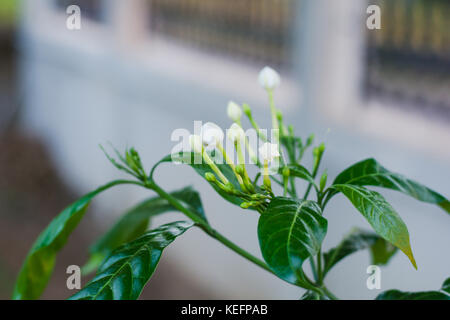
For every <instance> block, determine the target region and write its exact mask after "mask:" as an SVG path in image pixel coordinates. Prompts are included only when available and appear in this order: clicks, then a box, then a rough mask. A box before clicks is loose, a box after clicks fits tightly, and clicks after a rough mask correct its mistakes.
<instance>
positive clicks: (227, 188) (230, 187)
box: [223, 182, 236, 194]
mask: <svg viewBox="0 0 450 320" xmlns="http://www.w3.org/2000/svg"><path fill="white" fill-rule="evenodd" d="M223 190H224V191H225V192H227V193H229V194H234V193H235V191H236V189H235V188H234V186H233V185H232V184H231V182H228V183H227V184H226V185H225V186H224V188H223Z"/></svg>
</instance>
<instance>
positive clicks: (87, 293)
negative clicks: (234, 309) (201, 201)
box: [70, 221, 193, 300]
mask: <svg viewBox="0 0 450 320" xmlns="http://www.w3.org/2000/svg"><path fill="white" fill-rule="evenodd" d="M192 226H193V224H192V223H188V222H184V221H179V222H173V223H169V224H166V225H163V226H161V227H159V228H157V229H155V230H152V231H149V232H147V233H145V234H144V235H142V236H141V237H139V238H138V239H136V240H134V241H132V242H130V243H127V244H125V245H123V246H121V247H119V248H117V249H116V250H114V251H113V252H112V253H111V255H110V256H109V257H108V258H107V259H106V260H105V262H104V263H103V264H102V265H101V267H100V269H99V270H98V272H97V275H96V276H95V277H94V279H92V280H91V281H90V282H89V283H88V284H87V285H86V286H85V287H84V288H83V289H81V290H80V291H79V292H77V293H76V294H75V295H73V296H72V297H70V300H135V299H137V298H139V295H140V294H141V292H142V290H143V289H144V286H145V285H146V284H147V282H148V280H149V279H150V277H151V276H152V274H153V272H154V271H155V269H156V267H157V265H158V262H159V260H160V258H161V254H162V252H163V250H164V249H165V248H166V247H167V246H168V245H169V244H170V243H172V242H173V241H174V240H175V239H176V238H177V237H178V236H180V235H181V234H183V233H184V232H185V231H186V230H188V229H189V228H191V227H192Z"/></svg>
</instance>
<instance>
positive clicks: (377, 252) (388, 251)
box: [370, 238, 397, 266]
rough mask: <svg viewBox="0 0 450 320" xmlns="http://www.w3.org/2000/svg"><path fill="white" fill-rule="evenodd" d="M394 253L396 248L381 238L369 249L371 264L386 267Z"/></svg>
mask: <svg viewBox="0 0 450 320" xmlns="http://www.w3.org/2000/svg"><path fill="white" fill-rule="evenodd" d="M396 252H397V247H395V246H393V245H392V244H391V243H389V242H387V241H386V240H384V239H383V238H379V239H378V240H377V241H376V242H375V243H374V245H373V246H372V247H371V248H370V253H371V255H372V264H376V265H379V266H382V265H386V264H387V263H388V262H389V260H390V259H391V258H392V257H393V256H394V254H395V253H396Z"/></svg>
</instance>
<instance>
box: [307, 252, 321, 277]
mask: <svg viewBox="0 0 450 320" xmlns="http://www.w3.org/2000/svg"><path fill="white" fill-rule="evenodd" d="M309 264H310V265H311V271H312V274H313V277H314V280H315V281H318V280H319V277H318V275H317V268H316V263H315V262H314V257H311V258H309Z"/></svg>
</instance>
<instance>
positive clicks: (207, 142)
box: [200, 122, 224, 150]
mask: <svg viewBox="0 0 450 320" xmlns="http://www.w3.org/2000/svg"><path fill="white" fill-rule="evenodd" d="M200 136H201V139H202V143H203V145H204V146H206V148H207V149H209V150H210V149H214V148H215V147H216V146H217V144H219V143H222V142H223V138H224V134H223V131H222V129H221V128H220V127H219V126H218V125H217V124H215V123H212V122H207V123H205V124H204V125H203V126H202V129H201V132H200Z"/></svg>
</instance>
